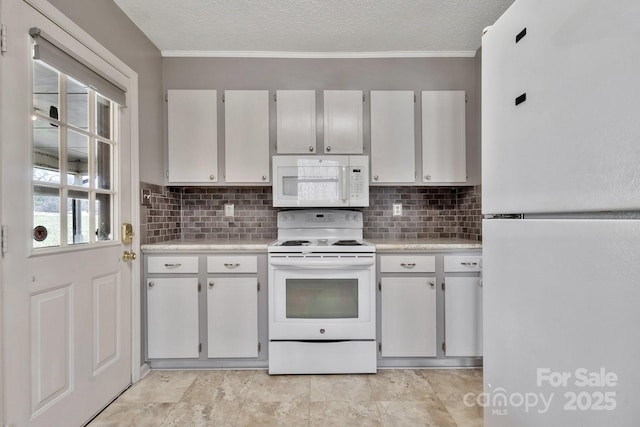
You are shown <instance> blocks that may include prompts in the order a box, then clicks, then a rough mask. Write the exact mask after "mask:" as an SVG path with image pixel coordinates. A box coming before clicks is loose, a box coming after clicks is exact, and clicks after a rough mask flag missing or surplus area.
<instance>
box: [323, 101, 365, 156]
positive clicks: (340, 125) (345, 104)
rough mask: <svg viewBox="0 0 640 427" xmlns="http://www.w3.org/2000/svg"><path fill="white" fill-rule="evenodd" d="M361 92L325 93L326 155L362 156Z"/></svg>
mask: <svg viewBox="0 0 640 427" xmlns="http://www.w3.org/2000/svg"><path fill="white" fill-rule="evenodd" d="M362 99H363V94H362V91H361V90H325V91H324V153H325V154H362V153H363V152H364V146H363V145H364V143H363V137H362V115H363V105H362V104H363V101H362Z"/></svg>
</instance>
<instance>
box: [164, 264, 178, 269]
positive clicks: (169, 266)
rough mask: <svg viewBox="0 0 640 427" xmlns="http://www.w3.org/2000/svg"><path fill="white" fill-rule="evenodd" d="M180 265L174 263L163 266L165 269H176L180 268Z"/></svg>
mask: <svg viewBox="0 0 640 427" xmlns="http://www.w3.org/2000/svg"><path fill="white" fill-rule="evenodd" d="M181 265H182V264H180V263H176V264H165V265H164V266H165V267H167V268H178V267H180V266H181Z"/></svg>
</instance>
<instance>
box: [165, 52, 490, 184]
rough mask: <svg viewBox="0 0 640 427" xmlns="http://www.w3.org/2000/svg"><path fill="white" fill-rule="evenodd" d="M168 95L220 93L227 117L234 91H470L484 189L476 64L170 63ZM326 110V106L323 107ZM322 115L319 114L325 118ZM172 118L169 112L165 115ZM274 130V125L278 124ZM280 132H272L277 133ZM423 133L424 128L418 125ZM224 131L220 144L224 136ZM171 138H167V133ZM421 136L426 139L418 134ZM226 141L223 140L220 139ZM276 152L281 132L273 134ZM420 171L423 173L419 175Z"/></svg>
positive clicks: (470, 130) (475, 174)
mask: <svg viewBox="0 0 640 427" xmlns="http://www.w3.org/2000/svg"><path fill="white" fill-rule="evenodd" d="M163 84H164V90H165V91H166V90H168V89H216V90H218V91H219V96H218V103H219V105H218V111H219V112H220V113H219V117H218V118H219V120H222V117H223V116H222V113H223V111H224V108H223V105H222V103H221V93H220V92H222V91H224V90H229V89H268V90H270V91H275V90H278V89H316V90H323V89H361V90H364V91H365V93H367V92H368V91H370V90H376V89H377V90H414V91H420V90H464V91H466V93H467V95H468V97H469V103H468V104H467V111H466V113H467V141H468V147H469V150H468V153H467V157H468V159H469V162H468V165H469V166H468V167H469V182H468V183H469V184H472V185H476V184H479V179H480V171H479V167H480V162H479V158H480V147H479V131H478V109H479V107H480V102H479V99H477V98H478V96H477V88H476V85H477V78H476V60H475V58H391V59H272V58H164V61H163ZM318 106H319V107H321V106H322V104H321V103H319V104H318ZM320 111H321V109H320V108H319V114H320ZM165 114H166V111H165ZM368 116H369V109H368V99H367V107H366V109H365V117H364V119H365V132H364V137H365V151H366V150H367V149H368V144H369V131H368V123H369V119H368ZM272 124H273V123H272ZM274 127H275V126H272V128H274ZM416 127H417V129H416V131H417V132H419V129H418V127H419V123H416ZM222 129H223V127H222V126H219V132H220V133H219V135H218V136H219V138H221V136H222ZM165 135H166V133H165ZM417 135H420V133H417ZM219 140H220V141H222V139H219ZM271 142H272V146H273V143H274V142H275V130H274V129H272V133H271ZM418 170H420V169H418Z"/></svg>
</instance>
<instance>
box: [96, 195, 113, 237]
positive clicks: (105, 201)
mask: <svg viewBox="0 0 640 427" xmlns="http://www.w3.org/2000/svg"><path fill="white" fill-rule="evenodd" d="M111 209H112V203H111V194H102V193H97V194H96V210H95V215H96V238H97V240H98V241H103V240H113V233H112V232H111V230H112V218H113V212H112V211H111Z"/></svg>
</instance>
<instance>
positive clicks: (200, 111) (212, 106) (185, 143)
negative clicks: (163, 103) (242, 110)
mask: <svg viewBox="0 0 640 427" xmlns="http://www.w3.org/2000/svg"><path fill="white" fill-rule="evenodd" d="M167 104H168V105H167V109H168V116H167V119H168V121H167V127H168V144H169V147H168V152H167V155H168V164H169V177H168V179H169V182H170V183H179V182H198V183H204V182H218V107H217V92H216V91H215V90H170V91H168V94H167Z"/></svg>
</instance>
